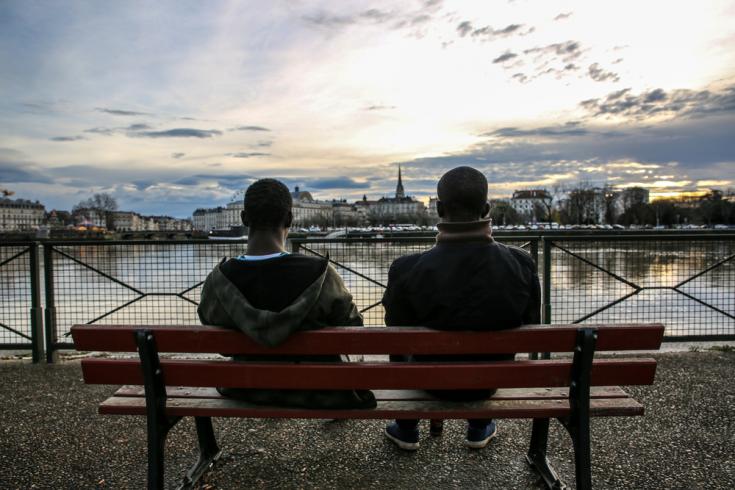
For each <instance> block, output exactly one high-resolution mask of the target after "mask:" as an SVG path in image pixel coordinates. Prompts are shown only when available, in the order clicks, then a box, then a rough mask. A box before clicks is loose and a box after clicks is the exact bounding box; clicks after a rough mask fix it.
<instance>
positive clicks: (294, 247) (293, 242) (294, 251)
mask: <svg viewBox="0 0 735 490" xmlns="http://www.w3.org/2000/svg"><path fill="white" fill-rule="evenodd" d="M300 248H301V242H299V241H298V240H291V253H292V254H297V253H299V249H300Z"/></svg>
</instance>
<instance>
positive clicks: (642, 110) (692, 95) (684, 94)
mask: <svg viewBox="0 0 735 490" xmlns="http://www.w3.org/2000/svg"><path fill="white" fill-rule="evenodd" d="M580 105H581V106H582V108H584V109H585V110H587V111H588V112H589V113H590V114H591V115H592V117H597V116H604V117H612V116H614V117H629V118H633V119H646V118H650V117H654V116H668V117H673V116H685V117H702V116H705V115H711V114H718V113H734V112H735V84H733V85H730V86H728V87H725V88H723V89H721V90H718V91H712V90H688V89H677V90H672V91H669V92H666V91H665V90H663V89H661V88H657V89H654V90H648V91H644V92H641V93H640V94H638V95H634V94H631V93H630V89H629V88H626V89H623V90H618V91H615V92H611V93H610V94H608V95H607V96H606V97H603V98H596V99H588V100H584V101H582V102H581V103H580Z"/></svg>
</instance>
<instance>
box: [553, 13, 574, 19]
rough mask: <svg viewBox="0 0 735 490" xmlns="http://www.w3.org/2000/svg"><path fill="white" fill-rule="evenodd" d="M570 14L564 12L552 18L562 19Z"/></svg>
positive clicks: (570, 14)
mask: <svg viewBox="0 0 735 490" xmlns="http://www.w3.org/2000/svg"><path fill="white" fill-rule="evenodd" d="M571 16H572V12H564V13H561V14H559V15H557V16H556V17H554V20H564V19H568V18H569V17H571Z"/></svg>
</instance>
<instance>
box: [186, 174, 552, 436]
mask: <svg viewBox="0 0 735 490" xmlns="http://www.w3.org/2000/svg"><path fill="white" fill-rule="evenodd" d="M437 190H438V197H439V201H438V204H437V210H438V212H439V216H440V218H441V220H442V221H441V223H439V225H438V227H439V234H438V235H437V243H436V246H435V247H434V248H432V249H431V250H429V251H427V252H424V253H422V254H414V255H408V256H405V257H401V258H399V259H398V260H396V261H395V262H394V263H393V264H392V265H391V268H390V272H389V277H388V288H387V290H386V292H385V295H384V297H383V305H384V306H385V310H386V316H385V320H386V324H387V325H396V326H425V327H429V328H437V329H456V330H472V329H475V330H486V329H493V330H497V329H505V328H514V327H519V326H521V325H523V324H529V323H538V320H539V319H538V315H539V310H540V287H539V281H538V276H537V274H536V272H535V266H534V263H533V260H532V259H531V257H530V255H529V254H527V253H526V252H525V251H523V250H521V249H518V248H514V247H508V246H505V245H501V244H499V243H496V242H495V241H494V240H493V238H492V236H491V230H490V222H489V220H488V219H484V218H485V217H486V216H487V215H488V213H489V205H488V203H487V191H488V185H487V180H486V179H485V177H484V175H482V173H480V172H479V171H477V170H475V169H473V168H470V167H458V168H455V169H453V170H450V171H449V172H447V173H446V174H444V176H443V177H442V178H441V180H440V181H439V185H438V189H437ZM244 206H245V207H244V211H243V213H242V220H243V223H244V224H245V225H246V226H248V227H249V232H248V245H247V253H246V254H245V255H242V256H240V257H237V258H234V259H230V260H228V261H223V263H221V264H220V265H218V266H217V267H215V269H214V270H213V271H212V272H211V273H210V274H209V276H208V277H207V279H206V281H205V283H204V287H203V290H202V297H201V302H200V305H199V308H198V313H199V318H200V320H201V321H202V323H204V324H209V325H219V326H224V327H229V328H234V329H239V330H241V331H243V332H244V333H245V334H246V335H248V336H250V337H251V338H253V339H254V340H256V341H257V342H260V343H261V344H264V345H269V346H275V345H278V344H280V343H281V342H283V341H284V340H286V338H288V337H289V335H291V334H292V333H294V332H295V331H298V330H308V329H316V328H322V327H326V326H347V325H362V317H361V316H360V314H359V313H358V311H357V308H356V307H355V305H354V303H353V301H352V296H351V295H350V293H349V292H348V291H347V289H346V288H345V286H344V283H343V282H342V280H341V278H340V276H339V274H338V273H337V272H336V271H335V270H334V269H333V268H332V267H331V266H330V265H329V264H328V262H327V260H325V259H321V258H317V257H308V256H304V255H291V254H288V253H287V252H286V251H285V240H286V237H287V235H288V229H289V227H290V225H291V221H292V214H291V206H292V198H291V195H290V193H289V192H288V189H287V188H286V186H285V185H283V184H282V183H281V182H279V181H277V180H274V179H262V180H259V181H257V182H255V183H254V184H252V185H251V186H250V187H249V188H248V189H247V191H246V193H245V202H244ZM500 358H502V359H506V358H507V359H512V358H513V354H508V355H506V356H504V357H500ZM498 359H499V357H498V356H485V357H483V358H482V359H481V360H498ZM235 360H237V361H256V360H260V361H263V360H270V361H274V360H280V361H296V360H309V361H338V360H339V359H337V358H334V357H332V356H311V357H309V358H308V359H307V358H304V357H301V358H299V359H296V358H294V357H293V356H281V357H274V356H268V357H267V358H265V359H264V358H262V357H261V358H257V359H256V358H254V356H248V357H246V356H235ZM394 360H397V359H394ZM401 360H404V361H412V360H417V361H421V360H437V358H430V359H429V358H426V357H423V358H422V357H420V356H417V357H416V358H415V359H413V358H409V359H401ZM439 360H441V361H449V362H451V361H462V360H478V359H477V358H476V357H474V358H473V357H470V358H468V357H466V356H465V357H457V356H455V357H446V356H444V357H440V358H439ZM220 392H221V393H222V394H223V395H225V396H231V397H235V398H238V399H243V400H245V401H249V402H252V403H259V404H269V405H285V406H299V407H310V408H372V407H374V406H375V404H376V402H375V398H374V397H373V395H372V393H371V392H369V391H362V390H355V391H328V392H325V391H305V390H251V389H248V390H243V389H220ZM434 394H435V395H437V396H439V397H442V398H446V399H451V400H478V399H485V398H487V397H489V396H491V395H492V394H493V391H492V390H490V391H488V390H485V391H481V392H477V391H473V392H466V391H462V392H458V391H452V392H439V393H434ZM418 422H419V421H418V420H402V421H396V422H394V423H392V424H390V425H389V426H388V427H387V428H386V435H387V436H388V438H389V439H390V440H391V441H393V442H395V443H396V444H397V445H398V446H399V447H401V448H402V449H411V450H412V449H416V448H418V440H419V431H418ZM495 433H496V427H495V423H494V422H493V421H492V420H486V419H483V420H470V421H469V427H468V430H467V441H466V444H467V445H468V446H469V447H472V448H482V447H485V446H486V445H487V443H488V442H489V441H490V439H491V438H492V437H493V436H494V435H495Z"/></svg>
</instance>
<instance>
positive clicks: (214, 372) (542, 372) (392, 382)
mask: <svg viewBox="0 0 735 490" xmlns="http://www.w3.org/2000/svg"><path fill="white" fill-rule="evenodd" d="M580 328H585V329H594V330H595V332H596V334H597V339H596V347H595V350H596V351H629V350H657V349H658V348H659V347H660V345H661V341H662V339H663V332H664V327H663V325H661V324H635V325H583V326H581V325H544V326H540V325H532V326H524V327H521V328H519V329H513V330H504V331H495V332H472V331H446V330H445V331H437V330H429V329H425V328H420V327H400V328H397V327H381V328H365V327H337V328H328V329H322V330H315V331H308V332H299V333H297V334H295V335H293V336H292V337H290V338H289V339H288V340H287V341H286V342H284V343H283V344H282V345H280V346H278V347H275V348H268V347H263V346H261V345H258V344H257V343H255V342H254V341H252V340H251V339H250V338H249V337H247V336H246V335H244V334H242V333H240V332H238V331H233V330H228V329H223V328H217V327H207V326H201V325H196V326H140V325H134V326H130V325H75V326H73V327H72V330H71V331H72V336H73V338H74V344H75V347H76V349H77V350H81V351H107V352H135V351H136V349H137V344H136V332H138V331H141V330H148V331H150V332H151V334H152V335H153V337H154V338H155V343H156V347H157V349H158V351H159V352H169V353H189V354H191V353H219V354H225V355H227V354H259V355H263V354H265V355H309V354H312V355H314V354H440V355H451V354H498V353H506V352H518V353H526V352H570V353H571V352H574V350H575V348H576V347H577V335H578V331H579V329H580ZM161 366H162V369H163V372H164V379H165V383H166V384H167V385H170V386H171V385H172V386H228V387H241V388H277V389H319V388H322V389H323V388H330V389H411V388H422V389H482V388H535V387H560V386H569V382H570V379H571V368H572V360H571V359H554V360H516V361H498V362H492V363H480V362H458V363H370V362H361V363H349V364H339V363H337V364H328V363H301V364H291V363H277V362H259V363H233V362H229V361H217V360H211V359H187V360H167V359H163V360H161ZM82 370H83V373H84V379H85V382H87V383H91V384H141V383H142V382H143V376H142V372H141V368H140V361H139V360H138V359H101V358H90V359H84V360H83V361H82ZM655 370H656V361H655V359H648V358H640V357H635V358H627V359H624V358H614V359H598V360H595V361H594V362H593V364H592V370H591V384H592V385H593V386H613V385H639V384H651V383H653V379H654V376H655Z"/></svg>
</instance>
